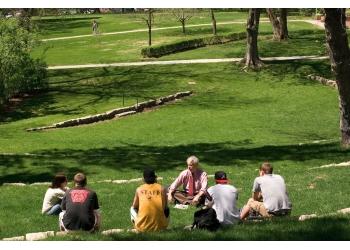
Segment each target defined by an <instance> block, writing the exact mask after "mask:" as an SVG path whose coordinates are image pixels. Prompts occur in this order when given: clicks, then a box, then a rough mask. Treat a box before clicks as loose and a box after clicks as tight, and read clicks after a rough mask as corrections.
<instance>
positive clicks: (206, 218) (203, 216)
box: [192, 208, 220, 231]
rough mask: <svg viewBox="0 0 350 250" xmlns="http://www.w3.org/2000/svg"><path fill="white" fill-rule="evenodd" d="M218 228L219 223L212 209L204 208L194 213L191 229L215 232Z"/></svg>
mask: <svg viewBox="0 0 350 250" xmlns="http://www.w3.org/2000/svg"><path fill="white" fill-rule="evenodd" d="M219 227H220V222H219V221H218V219H217V218H216V212H215V210H214V209H212V208H204V209H201V210H198V211H196V212H195V213H194V219H193V224H192V229H194V228H198V229H206V230H209V231H216V230H218V228H219Z"/></svg>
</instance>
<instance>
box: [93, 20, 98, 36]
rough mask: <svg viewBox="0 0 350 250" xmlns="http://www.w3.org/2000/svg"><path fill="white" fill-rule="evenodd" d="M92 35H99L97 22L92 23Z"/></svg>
mask: <svg viewBox="0 0 350 250" xmlns="http://www.w3.org/2000/svg"><path fill="white" fill-rule="evenodd" d="M92 34H93V35H97V34H98V23H97V22H96V20H93V21H92Z"/></svg>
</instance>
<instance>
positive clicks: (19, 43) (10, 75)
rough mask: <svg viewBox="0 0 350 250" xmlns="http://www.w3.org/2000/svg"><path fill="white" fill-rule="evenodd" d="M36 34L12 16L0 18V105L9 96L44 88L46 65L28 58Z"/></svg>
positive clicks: (45, 85) (38, 60)
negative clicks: (11, 17)
mask: <svg viewBox="0 0 350 250" xmlns="http://www.w3.org/2000/svg"><path fill="white" fill-rule="evenodd" d="M34 45H35V37H34V36H33V35H32V34H31V33H29V32H28V31H27V30H25V29H24V28H22V27H21V26H20V25H19V23H18V21H17V20H15V19H2V20H0V106H1V105H2V104H3V103H5V102H6V101H7V100H8V99H9V98H11V97H13V96H15V95H18V94H21V93H24V92H30V91H33V90H39V89H43V88H46V87H47V85H48V83H47V77H46V76H47V75H46V64H45V62H43V61H42V60H41V59H33V58H31V57H30V51H31V49H32V48H33V46H34Z"/></svg>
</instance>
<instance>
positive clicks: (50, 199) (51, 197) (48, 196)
mask: <svg viewBox="0 0 350 250" xmlns="http://www.w3.org/2000/svg"><path fill="white" fill-rule="evenodd" d="M65 193H66V192H65V191H63V190H62V189H60V188H49V189H48V190H47V191H46V193H45V197H44V201H43V207H42V209H41V213H42V214H44V213H46V212H48V211H49V210H50V209H51V208H52V207H53V206H54V205H56V204H58V203H59V202H60V200H62V198H63V196H64V194H65Z"/></svg>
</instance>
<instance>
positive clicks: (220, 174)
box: [214, 171, 228, 184]
mask: <svg viewBox="0 0 350 250" xmlns="http://www.w3.org/2000/svg"><path fill="white" fill-rule="evenodd" d="M214 178H215V181H216V183H220V184H226V183H227V182H228V180H227V175H226V173H225V172H224V171H217V172H215V176H214Z"/></svg>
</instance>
